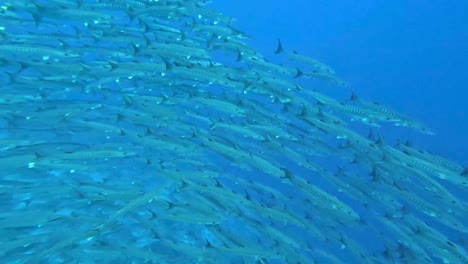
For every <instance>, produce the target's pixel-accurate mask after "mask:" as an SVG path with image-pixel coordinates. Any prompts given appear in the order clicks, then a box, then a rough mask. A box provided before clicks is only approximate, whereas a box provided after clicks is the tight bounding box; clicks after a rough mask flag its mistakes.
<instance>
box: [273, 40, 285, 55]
mask: <svg viewBox="0 0 468 264" xmlns="http://www.w3.org/2000/svg"><path fill="white" fill-rule="evenodd" d="M283 52H284V49H283V44H282V43H281V40H280V39H278V47H277V48H276V51H275V54H279V53H283Z"/></svg>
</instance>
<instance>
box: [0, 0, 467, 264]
mask: <svg viewBox="0 0 468 264" xmlns="http://www.w3.org/2000/svg"><path fill="white" fill-rule="evenodd" d="M208 2H209V1H197V0H184V1H177V0H159V1H150V0H141V1H138V0H134V1H95V0H92V1H91V0H89V1H86V0H75V1H62V0H49V1H45V0H44V1H26V0H19V1H2V3H1V6H0V22H1V23H0V41H1V45H0V54H1V59H0V68H1V70H0V82H1V88H0V89H1V94H0V107H1V112H0V113H1V115H0V128H1V130H0V166H1V172H0V196H1V200H2V202H1V204H0V207H1V210H0V234H1V235H0V241H1V250H0V262H1V263H468V252H467V249H466V244H464V243H463V239H466V238H467V234H468V224H466V221H465V218H466V216H467V213H468V212H467V210H468V209H467V208H468V207H467V200H466V197H462V196H461V195H460V193H463V192H465V191H466V190H467V188H468V173H467V170H466V168H464V167H463V166H461V165H459V164H457V163H455V162H452V161H450V160H448V159H445V158H443V157H440V156H437V155H434V154H431V153H430V152H428V151H423V150H418V149H416V148H414V147H412V145H411V144H410V143H407V144H405V143H399V144H397V145H396V146H391V145H389V144H387V143H386V142H385V141H384V140H383V137H384V136H385V132H384V131H380V130H379V128H378V127H379V126H380V125H381V124H383V123H391V124H394V125H396V126H404V127H402V128H401V129H415V130H418V131H420V132H423V133H428V134H430V133H431V132H430V130H429V129H428V128H426V127H425V126H423V125H421V123H419V122H418V121H415V120H413V119H412V118H411V117H408V116H406V115H405V114H402V113H398V112H396V111H394V110H392V109H391V108H389V107H386V106H383V105H381V104H377V103H373V102H371V101H366V100H365V99H363V98H358V97H357V96H356V95H354V96H353V97H352V99H350V100H345V101H340V99H337V98H334V97H333V96H331V95H330V94H327V92H328V91H327V90H329V89H333V88H336V89H349V92H350V93H351V88H352V87H351V88H349V87H348V86H346V87H343V86H341V85H340V84H342V83H343V82H342V81H341V79H340V78H339V77H338V75H337V73H335V71H334V70H332V67H330V66H328V65H326V64H325V63H323V62H319V61H318V60H315V59H313V58H311V57H308V55H306V54H303V53H301V52H299V51H297V52H296V51H292V49H291V51H289V50H288V48H289V47H287V45H283V44H286V43H287V39H283V40H282V42H280V43H279V47H278V49H277V53H278V54H273V51H274V47H275V45H276V43H272V49H271V50H270V51H258V50H256V49H255V48H253V47H252V46H250V45H249V44H248V43H247V40H246V39H247V34H246V33H244V32H243V31H242V30H240V29H237V28H236V27H235V19H234V18H232V17H229V16H228V15H225V14H222V13H220V12H218V11H216V10H213V9H210V7H209V5H208ZM279 57H284V58H287V59H288V61H289V63H290V64H289V65H280V64H277V63H275V62H274V61H275V60H277V59H278V58H279ZM310 78H315V79H317V82H314V86H313V87H312V85H311V84H310ZM337 84H338V85H337ZM321 85H324V86H327V89H323V87H320V86H321ZM330 87H333V88H330ZM357 92H359V91H357ZM353 121H358V122H361V123H363V124H362V125H363V126H368V127H369V129H371V130H372V131H373V135H379V134H380V135H382V136H380V137H376V136H367V135H363V134H362V133H360V131H357V130H355V128H354V125H353ZM369 241H372V243H369ZM465 243H466V241H465Z"/></svg>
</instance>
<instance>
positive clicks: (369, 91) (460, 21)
mask: <svg viewBox="0 0 468 264" xmlns="http://www.w3.org/2000/svg"><path fill="white" fill-rule="evenodd" d="M247 2H248V4H247V6H248V7H246V6H245V5H243V4H239V3H238V2H226V1H213V6H215V7H217V8H219V10H222V11H223V12H227V13H229V14H231V15H233V16H234V17H236V18H237V21H236V24H237V25H239V27H240V28H242V29H244V30H245V31H246V32H247V33H249V34H250V35H251V37H252V39H251V41H250V42H249V43H251V44H252V45H254V46H255V47H258V48H261V49H262V50H264V51H265V53H266V52H268V51H271V52H273V51H274V49H275V48H276V40H277V39H278V38H283V39H284V40H285V42H286V41H287V44H288V46H291V48H293V49H297V50H300V51H301V52H306V53H307V54H310V55H314V56H316V57H319V58H321V59H323V60H326V61H327V62H329V63H330V64H332V65H333V66H334V67H335V68H337V69H339V71H340V73H341V75H342V76H345V79H346V81H347V82H348V83H349V87H348V89H353V90H356V91H358V92H359V93H361V94H363V95H366V96H368V97H369V98H372V99H374V100H376V101H379V102H382V103H385V104H387V105H390V106H392V107H394V108H397V109H399V110H401V111H403V112H405V113H408V114H411V115H412V116H417V117H419V118H420V119H421V120H423V121H424V122H425V123H427V124H428V125H429V126H430V127H431V128H433V130H434V131H435V133H436V134H437V136H436V137H424V136H421V135H418V134H413V133H411V132H408V131H405V132H404V133H403V134H401V133H399V132H398V131H392V132H395V133H399V134H398V135H400V136H401V137H403V138H409V139H411V140H412V141H414V143H415V144H418V145H419V146H421V147H423V148H425V149H429V150H432V151H435V152H437V153H439V154H444V155H445V156H447V157H450V158H452V159H455V160H457V161H459V162H461V163H463V164H465V165H467V164H468V140H467V139H466V135H468V121H467V120H468V106H467V102H466V101H467V99H466V98H468V90H467V89H466V70H467V69H468V30H466V26H465V25H466V24H468V13H467V12H466V10H468V2H467V1H456V0H449V1H440V0H436V1H431V2H427V1H410V2H408V1H381V0H380V1H372V0H368V1H359V2H356V1H351V0H345V1H337V2H330V1H321V0H319V1H305V0H291V1H287V2H284V1H267V0H258V1H245V3H247Z"/></svg>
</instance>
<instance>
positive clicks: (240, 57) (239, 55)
mask: <svg viewBox="0 0 468 264" xmlns="http://www.w3.org/2000/svg"><path fill="white" fill-rule="evenodd" d="M243 60H244V56H242V51H240V49H237V61H243Z"/></svg>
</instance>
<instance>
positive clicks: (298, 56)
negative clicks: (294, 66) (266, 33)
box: [275, 39, 335, 74]
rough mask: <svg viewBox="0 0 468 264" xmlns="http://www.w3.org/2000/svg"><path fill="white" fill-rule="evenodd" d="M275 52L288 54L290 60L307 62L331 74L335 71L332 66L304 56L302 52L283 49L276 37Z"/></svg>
mask: <svg viewBox="0 0 468 264" xmlns="http://www.w3.org/2000/svg"><path fill="white" fill-rule="evenodd" d="M275 53H276V54H280V53H286V54H287V55H288V57H290V58H291V59H292V60H295V61H298V62H302V63H305V64H308V65H310V66H312V67H314V68H317V69H320V70H322V71H324V72H328V73H331V74H334V73H335V71H334V70H333V69H332V68H330V67H329V66H327V65H325V64H323V63H321V62H319V61H318V60H316V59H312V58H310V57H307V56H304V55H302V54H299V53H298V52H296V51H293V52H289V51H285V50H284V49H283V45H282V43H281V40H279V39H278V47H277V48H276V51H275Z"/></svg>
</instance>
